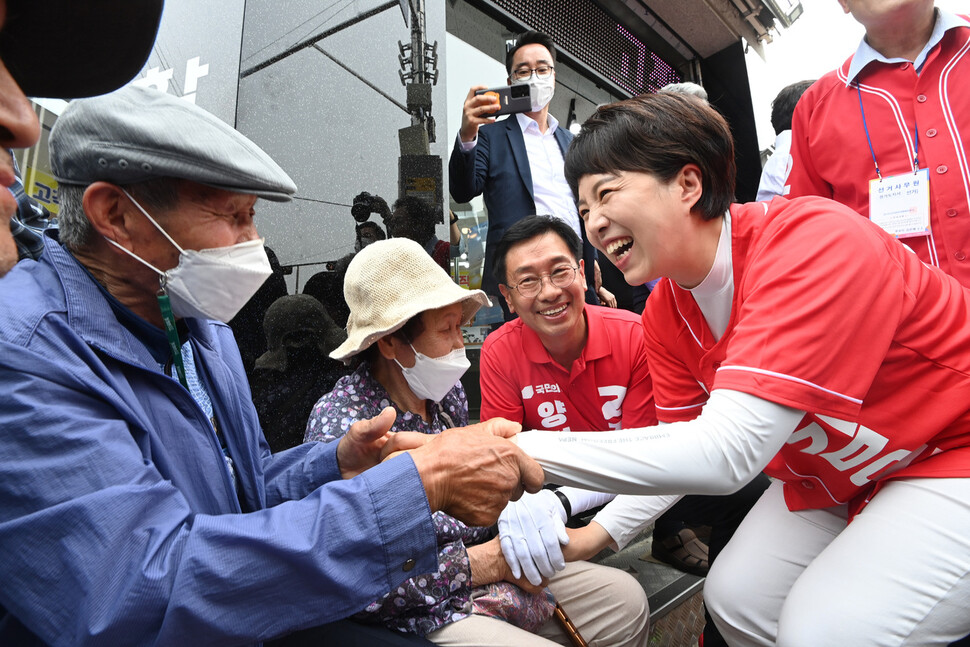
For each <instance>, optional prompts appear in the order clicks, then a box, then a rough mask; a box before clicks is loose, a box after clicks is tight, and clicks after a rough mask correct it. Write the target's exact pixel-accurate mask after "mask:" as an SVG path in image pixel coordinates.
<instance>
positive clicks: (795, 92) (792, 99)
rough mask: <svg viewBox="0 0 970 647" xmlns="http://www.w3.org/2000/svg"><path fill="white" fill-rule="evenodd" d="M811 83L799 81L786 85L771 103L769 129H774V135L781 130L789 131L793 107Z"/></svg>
mask: <svg viewBox="0 0 970 647" xmlns="http://www.w3.org/2000/svg"><path fill="white" fill-rule="evenodd" d="M813 83H815V81H799V82H798V83H792V84H791V85H786V86H785V87H783V88H782V89H781V92H779V93H778V96H776V97H775V99H774V101H772V102H771V127H772V128H774V129H775V134H776V135H777V134H778V133H780V132H782V131H783V130H791V116H792V113H794V112H795V105H796V104H797V103H798V100H799V99H801V98H802V95H803V94H804V93H805V90H807V89H808V88H810V87H811V85H812V84H813Z"/></svg>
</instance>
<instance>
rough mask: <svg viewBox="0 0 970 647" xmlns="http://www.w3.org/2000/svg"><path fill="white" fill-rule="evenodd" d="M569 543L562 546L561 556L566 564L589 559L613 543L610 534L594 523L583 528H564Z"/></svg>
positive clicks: (591, 522)
mask: <svg viewBox="0 0 970 647" xmlns="http://www.w3.org/2000/svg"><path fill="white" fill-rule="evenodd" d="M566 534H568V535H569V543H568V544H563V545H562V554H563V557H565V558H566V561H567V562H578V561H581V560H584V559H590V558H591V557H593V556H594V555H596V553H598V552H600V551H601V550H603V549H604V548H606V547H607V546H609V545H611V544H612V543H613V538H612V537H610V533H608V532H606V529H605V528H603V526H601V525H599V524H598V523H596V522H595V521H590V522H589V525H587V526H585V527H583V528H566Z"/></svg>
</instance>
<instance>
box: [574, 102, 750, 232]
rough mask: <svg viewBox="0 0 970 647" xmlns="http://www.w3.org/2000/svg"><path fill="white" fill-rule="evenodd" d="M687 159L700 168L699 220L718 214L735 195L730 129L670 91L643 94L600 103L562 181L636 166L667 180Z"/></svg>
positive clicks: (585, 126) (579, 138)
mask: <svg viewBox="0 0 970 647" xmlns="http://www.w3.org/2000/svg"><path fill="white" fill-rule="evenodd" d="M687 164H696V165H697V166H698V167H699V168H700V170H701V182H702V184H701V189H702V193H701V197H700V199H699V200H698V201H697V203H696V204H694V206H693V207H692V208H691V211H694V212H695V213H697V214H698V215H700V216H701V217H702V218H703V219H704V220H712V219H714V218H717V217H720V216H722V215H723V214H724V212H725V211H727V209H728V207H729V206H730V204H731V202H732V201H733V200H734V181H735V172H736V167H735V162H734V139H733V138H732V137H731V129H730V127H729V126H728V124H727V121H725V120H724V117H722V116H721V114H720V113H719V112H717V110H715V109H714V108H712V107H710V106H709V105H706V104H704V103H703V102H701V101H698V100H697V98H695V97H692V96H687V95H684V94H679V93H675V92H660V93H657V94H644V95H641V96H638V97H634V98H632V99H627V100H625V101H618V102H617V103H611V104H609V105H606V106H602V107H600V108H599V109H598V110H597V111H596V112H595V113H593V116H591V117H590V118H589V119H587V120H586V123H584V124H583V128H582V130H581V131H580V133H579V135H577V136H576V138H575V139H574V140H573V143H572V144H571V145H570V147H569V152H568V153H567V154H566V165H565V173H566V181H567V182H568V183H569V187H570V188H571V189H572V190H573V195H579V192H578V186H579V179H580V178H581V177H582V176H584V175H590V174H595V173H619V172H623V171H636V172H639V173H647V174H649V175H652V176H654V177H655V178H657V179H658V180H659V181H661V182H664V183H667V182H670V181H671V180H673V179H674V177H676V176H677V174H678V173H679V172H680V170H681V169H682V168H684V166H685V165H687Z"/></svg>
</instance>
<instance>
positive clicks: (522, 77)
mask: <svg viewBox="0 0 970 647" xmlns="http://www.w3.org/2000/svg"><path fill="white" fill-rule="evenodd" d="M554 69H555V68H554V67H553V66H551V65H540V66H539V67H536V68H528V67H520V68H518V69H515V70H512V78H513V79H515V80H516V81H528V80H529V79H531V78H532V75H533V74H535V75H536V78H537V79H548V78H549V77H550V76H552V71H553V70H554Z"/></svg>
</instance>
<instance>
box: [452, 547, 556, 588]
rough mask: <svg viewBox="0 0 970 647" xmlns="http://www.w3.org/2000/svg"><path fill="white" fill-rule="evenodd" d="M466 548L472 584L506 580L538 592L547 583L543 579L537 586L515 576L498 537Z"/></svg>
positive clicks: (481, 584) (478, 584) (479, 584)
mask: <svg viewBox="0 0 970 647" xmlns="http://www.w3.org/2000/svg"><path fill="white" fill-rule="evenodd" d="M465 550H466V551H467V552H468V565H469V567H470V569H471V572H472V582H471V584H472V586H483V585H485V584H493V583H495V582H502V581H505V582H511V583H512V584H515V585H516V586H518V587H519V588H520V589H522V590H523V591H528V592H529V593H538V592H539V591H541V590H542V589H544V588H545V586H546V584H547V582H546V581H545V580H543V581H542V582H541V583H540V584H539V585H538V586H536V585H534V584H532V583H530V582H529V580H527V579H525V578H524V577H518V578H517V577H513V576H512V569H511V568H509V565H508V563H507V562H506V561H505V557H504V556H503V555H502V547H501V545H499V539H498V537H496V538H494V539H491V540H489V541H487V542H485V543H484V544H478V545H476V546H468V547H467V548H466V549H465Z"/></svg>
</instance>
